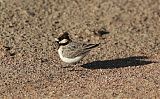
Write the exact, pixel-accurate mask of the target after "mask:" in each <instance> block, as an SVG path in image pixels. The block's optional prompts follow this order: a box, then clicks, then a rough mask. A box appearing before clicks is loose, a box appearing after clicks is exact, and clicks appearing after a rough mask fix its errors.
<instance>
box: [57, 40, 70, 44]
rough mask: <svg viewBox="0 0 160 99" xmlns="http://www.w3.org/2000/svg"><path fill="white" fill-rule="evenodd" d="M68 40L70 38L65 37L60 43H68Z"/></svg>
mask: <svg viewBox="0 0 160 99" xmlns="http://www.w3.org/2000/svg"><path fill="white" fill-rule="evenodd" d="M67 42H68V40H67V39H63V40H62V41H60V42H59V43H60V44H64V43H67Z"/></svg>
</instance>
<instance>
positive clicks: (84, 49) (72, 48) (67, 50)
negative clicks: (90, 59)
mask: <svg viewBox="0 0 160 99" xmlns="http://www.w3.org/2000/svg"><path fill="white" fill-rule="evenodd" d="M55 41H56V43H57V45H58V55H59V57H60V59H61V60H62V61H63V62H65V63H69V64H72V63H77V62H79V61H80V60H82V59H83V58H84V57H85V56H86V55H87V54H88V53H89V52H90V51H91V49H93V48H95V47H97V46H99V44H86V43H82V42H81V43H80V42H77V41H73V40H71V39H70V37H69V33H68V32H64V33H63V34H62V35H61V36H60V37H58V38H55Z"/></svg>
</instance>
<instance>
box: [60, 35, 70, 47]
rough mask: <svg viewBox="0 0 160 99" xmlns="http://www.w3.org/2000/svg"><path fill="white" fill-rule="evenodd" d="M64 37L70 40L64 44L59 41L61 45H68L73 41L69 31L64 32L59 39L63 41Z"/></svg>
mask: <svg viewBox="0 0 160 99" xmlns="http://www.w3.org/2000/svg"><path fill="white" fill-rule="evenodd" d="M63 39H67V40H68V42H66V43H63V44H60V43H59V46H64V45H67V44H68V43H69V42H70V41H71V39H70V38H69V33H68V32H64V33H63V34H62V35H61V36H60V37H59V38H58V40H59V41H62V40H63Z"/></svg>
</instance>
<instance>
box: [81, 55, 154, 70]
mask: <svg viewBox="0 0 160 99" xmlns="http://www.w3.org/2000/svg"><path fill="white" fill-rule="evenodd" d="M151 63H157V62H154V61H150V60H148V57H146V56H132V57H127V58H119V59H113V60H104V61H94V62H91V63H87V64H84V65H82V67H84V68H88V69H113V68H121V67H129V66H130V67H132V66H143V65H147V64H151Z"/></svg>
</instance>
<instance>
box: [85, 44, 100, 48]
mask: <svg viewBox="0 0 160 99" xmlns="http://www.w3.org/2000/svg"><path fill="white" fill-rule="evenodd" d="M97 46H99V44H88V45H86V47H85V49H92V48H95V47H97Z"/></svg>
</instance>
